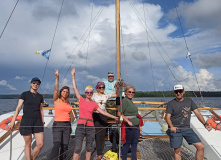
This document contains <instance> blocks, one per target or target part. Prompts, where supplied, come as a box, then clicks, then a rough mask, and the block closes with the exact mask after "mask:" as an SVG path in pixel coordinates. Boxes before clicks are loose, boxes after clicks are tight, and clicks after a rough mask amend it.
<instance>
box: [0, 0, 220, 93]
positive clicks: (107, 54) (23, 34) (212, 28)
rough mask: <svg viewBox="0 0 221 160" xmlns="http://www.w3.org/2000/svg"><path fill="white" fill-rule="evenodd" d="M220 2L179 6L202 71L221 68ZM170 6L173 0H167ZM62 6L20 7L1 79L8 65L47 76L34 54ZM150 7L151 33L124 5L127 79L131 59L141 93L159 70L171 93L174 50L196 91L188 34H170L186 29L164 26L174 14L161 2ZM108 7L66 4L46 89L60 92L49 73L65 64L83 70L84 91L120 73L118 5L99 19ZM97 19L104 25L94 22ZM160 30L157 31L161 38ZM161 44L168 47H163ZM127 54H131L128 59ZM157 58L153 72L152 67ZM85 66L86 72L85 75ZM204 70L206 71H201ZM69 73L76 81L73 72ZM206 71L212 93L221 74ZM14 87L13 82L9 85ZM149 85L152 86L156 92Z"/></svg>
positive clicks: (1, 5) (46, 44) (47, 41)
mask: <svg viewBox="0 0 221 160" xmlns="http://www.w3.org/2000/svg"><path fill="white" fill-rule="evenodd" d="M136 2H137V3H134V7H135V8H136V9H137V11H138V12H139V15H140V16H141V19H144V11H143V4H142V3H139V2H140V1H136ZM220 2H221V1H220V0H211V1H206V0H197V1H194V2H192V3H187V2H185V3H184V2H183V3H180V4H179V7H178V10H179V12H180V15H181V16H182V18H183V20H184V22H186V23H184V25H185V26H186V27H188V29H189V30H187V31H185V34H186V35H187V37H186V40H187V44H188V48H189V49H190V52H191V54H192V57H193V60H194V62H195V64H196V65H197V66H198V67H203V68H211V67H220V65H219V64H220V63H218V59H219V57H220V56H219V54H218V53H220V46H221V45H220V29H219V28H220V26H221V25H220V24H221V23H220V21H219V20H217V18H212V17H219V16H220V14H221V13H220V12H221V10H220V9H218V8H220V7H219V6H221V5H220ZM162 3H165V2H163V1H162ZM208 3H209V4H210V5H208ZM60 5H61V2H60V1H54V0H53V1H52V0H51V1H50V0H48V1H47V2H40V1H27V0H26V1H25V2H23V3H20V5H19V7H17V8H16V14H13V16H12V18H11V20H10V23H9V24H8V27H7V28H6V30H5V32H4V35H3V37H2V38H1V39H0V41H1V42H0V48H2V50H1V51H0V54H1V59H0V74H1V75H2V73H5V69H8V68H13V71H14V72H15V73H11V72H10V73H11V74H13V76H14V77H15V79H20V80H21V79H24V78H26V77H23V76H16V75H23V74H24V73H27V74H26V75H27V76H28V77H33V72H36V71H38V72H39V73H38V75H42V72H43V71H44V69H45V68H44V67H45V64H46V59H45V58H44V57H42V56H39V55H36V54H34V53H35V52H36V51H37V50H41V49H49V48H50V46H51V42H52V37H53V34H54V31H55V26H56V22H57V15H58V13H59V9H60ZM11 6H13V3H12V2H11V1H0V15H2V19H1V21H0V30H1V28H3V27H4V24H5V23H6V21H7V18H8V15H9V14H10V12H11V9H12V8H11ZM208 6H210V7H208ZM39 8H41V9H42V10H40V9H39ZM144 8H145V19H146V24H147V25H148V29H147V32H148V36H147V34H146V31H145V28H144V27H143V25H142V24H144V22H142V24H141V22H140V20H139V18H138V17H137V15H136V14H135V13H134V12H133V9H132V8H131V6H130V4H129V2H128V1H121V27H122V28H121V29H122V35H123V37H121V38H122V39H121V45H122V48H121V51H122V52H121V54H122V56H121V70H122V71H121V72H122V73H121V75H122V78H124V79H126V77H127V75H126V71H125V70H126V68H125V64H124V63H125V62H126V66H127V74H128V75H129V80H128V81H130V82H133V84H134V85H135V86H138V88H139V89H140V90H145V89H146V88H144V87H142V85H143V84H144V83H147V82H146V81H148V85H149V86H150V87H152V86H151V82H152V78H151V77H152V76H151V70H153V71H154V76H155V77H156V81H157V82H156V89H159V90H160V89H161V90H167V89H171V88H172V87H171V85H172V83H173V82H174V80H173V79H172V78H171V74H170V73H169V71H168V68H167V67H165V66H166V64H165V63H164V61H165V62H166V63H168V64H170V63H171V62H170V60H169V59H168V57H167V55H166V54H165V52H164V51H166V53H167V54H168V56H169V57H170V59H172V60H173V61H174V62H175V63H176V61H177V60H179V61H182V62H183V64H184V66H183V69H181V73H182V74H183V75H185V77H186V78H187V80H188V82H189V83H190V84H191V87H193V86H196V81H195V80H194V76H193V74H192V72H190V71H186V70H189V67H190V66H187V64H186V63H184V60H183V59H182V58H184V57H185V56H186V53H187V50H186V48H185V43H184V40H183V37H182V36H180V34H179V35H178V36H176V37H171V36H170V35H171V34H173V33H174V32H175V31H177V29H179V28H180V26H176V25H175V24H173V23H171V22H169V21H167V20H165V21H166V23H165V24H162V21H161V20H162V19H163V18H167V17H166V16H165V13H164V9H162V8H161V6H160V5H154V4H145V6H144ZM199 8H200V9H199ZM100 9H102V6H98V5H96V4H95V5H94V6H93V13H92V12H91V11H92V6H91V3H90V2H89V1H88V0H84V1H82V0H79V1H78V2H77V3H76V2H75V1H70V2H69V1H67V2H66V1H65V2H64V8H63V10H62V14H61V17H60V20H59V24H58V28H57V31H56V34H55V39H54V42H53V47H52V52H51V55H50V60H49V61H48V65H47V67H48V68H47V71H46V76H45V77H47V80H48V82H47V81H46V80H44V84H42V86H46V89H48V88H50V91H52V90H53V85H52V86H51V85H49V84H50V83H49V82H50V81H52V79H53V78H54V77H53V76H52V75H50V74H48V72H51V70H52V68H53V70H54V68H60V67H61V66H64V67H63V70H62V71H61V74H63V73H66V71H67V68H69V67H70V66H73V67H75V68H77V73H76V74H77V78H79V79H77V82H78V83H81V84H78V85H79V86H80V87H79V88H83V87H81V85H82V83H85V84H84V85H87V84H90V83H93V84H96V83H97V82H98V81H102V80H104V78H103V77H106V73H107V72H108V71H114V72H116V44H115V39H116V37H115V36H116V34H115V31H116V29H115V6H114V4H110V5H105V6H104V8H103V10H102V12H101V14H100V16H99V17H97V19H96V15H97V14H98V13H99V11H101V10H100ZM170 13H172V12H170ZM55 15H56V16H55ZM91 15H92V19H93V23H92V24H91V28H92V30H91V32H90V36H89V35H88V33H89V30H88V29H89V28H90V22H91ZM95 20H96V24H95V25H94V22H95ZM149 28H150V29H151V31H150V30H149ZM84 33H86V34H84ZM152 33H154V36H155V37H156V38H157V40H156V39H155V38H154V36H153V35H152ZM83 35H84V36H83ZM89 37H90V39H89ZM79 40H81V41H79ZM122 41H123V43H122ZM159 42H160V44H159ZM77 44H78V45H77ZM12 46H13V47H12ZM156 46H157V49H156ZM161 46H163V49H162V48H161ZM123 51H124V52H125V59H124V52H123ZM149 51H150V55H151V57H150V56H149ZM158 51H160V53H161V55H160V54H159V53H158ZM6 53H7V54H6ZM207 53H211V54H213V53H214V55H212V56H209V55H208V56H207V55H206V54H207ZM215 53H216V54H215ZM67 57H68V58H69V59H68V60H67ZM162 57H163V58H164V60H163V59H162ZM150 58H151V61H152V62H151V63H152V66H153V68H152V69H151V68H150ZM180 59H181V60H180ZM86 62H87V63H86ZM2 68H4V70H3V69H2ZM85 68H86V71H84V70H85ZM218 69H220V68H218ZM172 70H174V69H172ZM196 70H197V71H198V70H199V68H196ZM78 73H79V74H78ZM68 74H69V76H70V73H68ZM175 74H177V73H175ZM198 74H199V76H201V78H202V77H203V79H202V82H201V81H200V85H202V87H204V85H206V86H209V87H207V88H205V89H209V88H210V89H214V85H213V84H214V81H215V80H217V79H218V78H217V74H214V72H213V71H212V70H206V71H205V70H204V71H203V70H200V72H199V73H198ZM6 75H7V74H6ZM204 75H206V76H208V77H209V79H206V77H204ZM4 77H6V76H4ZM84 78H85V80H84ZM168 79H170V82H168ZM6 80H8V79H6ZM8 82H10V81H9V80H8ZM63 84H64V85H68V86H71V81H70V79H69V78H67V79H65V80H64V82H63ZM63 84H62V85H63ZM194 84H195V85H194ZM11 85H12V84H11ZM13 85H14V84H13ZM14 86H17V85H14ZM149 86H148V87H147V89H149V88H150V87H149ZM44 89H45V88H43V90H44ZM194 89H195V88H194Z"/></svg>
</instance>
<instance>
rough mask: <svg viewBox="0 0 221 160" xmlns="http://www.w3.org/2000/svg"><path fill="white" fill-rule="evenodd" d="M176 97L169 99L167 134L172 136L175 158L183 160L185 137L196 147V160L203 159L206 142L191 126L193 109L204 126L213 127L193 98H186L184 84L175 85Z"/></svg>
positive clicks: (209, 128) (171, 143)
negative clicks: (202, 140)
mask: <svg viewBox="0 0 221 160" xmlns="http://www.w3.org/2000/svg"><path fill="white" fill-rule="evenodd" d="M173 90H174V94H175V96H176V98H174V99H173V100H171V101H169V102H168V104H167V108H166V121H167V123H168V126H169V129H168V130H167V134H168V136H169V137H170V146H171V148H173V149H174V159H175V160H181V159H182V158H181V146H182V142H183V138H185V140H186V141H187V143H188V144H189V145H194V147H195V148H196V155H195V159H196V160H203V157H204V144H203V143H202V142H201V140H200V139H199V137H198V136H197V134H196V133H195V132H194V131H193V129H192V128H190V118H191V112H192V111H193V112H194V114H195V115H196V117H197V118H198V120H199V121H200V122H201V123H202V124H203V126H204V127H205V128H206V129H207V130H208V131H210V130H211V129H212V127H211V126H210V125H209V124H207V123H206V122H205V120H204V118H203V116H202V114H201V113H200V112H199V110H198V107H197V105H196V104H195V103H194V101H193V100H192V99H191V98H184V94H185V90H184V87H183V86H182V85H179V84H178V85H175V86H174V89H173Z"/></svg>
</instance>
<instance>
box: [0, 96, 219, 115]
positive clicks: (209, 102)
mask: <svg viewBox="0 0 221 160" xmlns="http://www.w3.org/2000/svg"><path fill="white" fill-rule="evenodd" d="M171 99H173V98H133V100H135V101H156V102H168V101H170V100H171ZM192 99H193V100H194V102H195V103H196V104H197V105H198V106H201V105H202V103H201V102H202V100H201V98H192ZM203 99H204V104H205V106H206V107H211V108H220V109H221V97H204V98H203ZM45 101H46V102H47V103H48V104H49V106H52V105H53V99H45ZM17 104H18V99H0V115H1V114H4V113H7V112H11V111H14V110H15V109H16V107H17ZM138 106H139V105H138ZM142 107H143V106H142Z"/></svg>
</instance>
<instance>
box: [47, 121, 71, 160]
mask: <svg viewBox="0 0 221 160" xmlns="http://www.w3.org/2000/svg"><path fill="white" fill-rule="evenodd" d="M70 133H71V123H70V122H69V121H67V122H54V123H53V133H52V134H53V148H52V151H51V154H50V160H53V159H55V160H57V159H58V158H59V159H60V160H62V159H65V157H66V154H65V153H66V152H67V151H68V143H69V139H70ZM59 148H60V154H59Z"/></svg>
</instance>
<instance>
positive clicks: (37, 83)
mask: <svg viewBox="0 0 221 160" xmlns="http://www.w3.org/2000/svg"><path fill="white" fill-rule="evenodd" d="M32 84H37V85H40V84H41V83H39V82H32Z"/></svg>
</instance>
